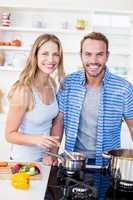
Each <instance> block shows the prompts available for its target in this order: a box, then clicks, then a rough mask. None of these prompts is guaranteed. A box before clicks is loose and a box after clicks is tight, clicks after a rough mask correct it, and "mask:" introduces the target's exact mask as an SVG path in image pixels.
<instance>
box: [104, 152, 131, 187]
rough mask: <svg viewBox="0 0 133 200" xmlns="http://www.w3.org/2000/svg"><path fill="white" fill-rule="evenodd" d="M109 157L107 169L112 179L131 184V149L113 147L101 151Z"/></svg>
mask: <svg viewBox="0 0 133 200" xmlns="http://www.w3.org/2000/svg"><path fill="white" fill-rule="evenodd" d="M103 157H104V158H110V160H109V170H110V173H111V175H112V177H113V178H114V179H119V181H120V182H128V183H129V182H131V183H132V184H133V149H114V150H111V151H108V152H104V153H103Z"/></svg>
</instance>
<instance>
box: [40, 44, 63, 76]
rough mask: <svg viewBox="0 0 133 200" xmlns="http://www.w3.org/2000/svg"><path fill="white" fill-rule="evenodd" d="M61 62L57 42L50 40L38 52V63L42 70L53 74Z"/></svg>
mask: <svg viewBox="0 0 133 200" xmlns="http://www.w3.org/2000/svg"><path fill="white" fill-rule="evenodd" d="M59 62H60V55H59V48H58V45H57V44H56V43H55V42H53V41H48V42H46V43H45V44H43V45H42V46H41V47H40V49H39V50H38V53H37V64H38V68H39V69H40V70H41V71H42V72H44V73H46V74H51V73H52V72H53V71H54V70H55V69H56V68H57V66H58V65H59Z"/></svg>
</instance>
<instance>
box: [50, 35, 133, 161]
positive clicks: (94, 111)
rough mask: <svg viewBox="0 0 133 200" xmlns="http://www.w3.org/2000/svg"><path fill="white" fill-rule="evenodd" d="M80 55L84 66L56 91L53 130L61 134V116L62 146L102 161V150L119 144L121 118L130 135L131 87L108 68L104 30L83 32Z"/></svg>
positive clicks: (132, 113)
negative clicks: (63, 143)
mask: <svg viewBox="0 0 133 200" xmlns="http://www.w3.org/2000/svg"><path fill="white" fill-rule="evenodd" d="M80 55H81V60H82V63H83V70H82V71H79V72H75V73H73V74H71V75H69V76H67V77H66V78H65V79H64V82H63V87H62V89H60V91H59V93H58V102H59V109H60V112H59V115H58V117H57V119H56V120H55V124H54V129H55V131H53V134H54V135H57V134H58V135H59V134H60V135H61V133H62V132H63V120H64V130H65V136H66V140H65V149H66V150H68V151H82V152H84V153H85V154H86V157H87V158H88V159H89V162H91V163H93V164H94V163H96V164H97V165H102V164H103V158H102V153H103V152H104V151H108V150H111V149H115V148H119V147H120V131H121V125H122V120H123V119H124V120H125V121H126V123H127V126H128V128H129V130H130V133H131V136H132V139H133V87H132V85H131V84H130V83H129V82H128V81H126V80H124V79H122V78H121V77H118V76H116V75H113V74H111V73H110V72H109V70H108V68H107V66H106V62H107V60H108V57H109V51H108V40H107V38H106V37H105V36H104V35H103V34H101V33H97V32H92V33H90V34H88V35H86V36H85V37H84V38H83V39H82V41H81V49H80ZM54 129H53V130H54Z"/></svg>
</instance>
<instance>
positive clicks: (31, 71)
mask: <svg viewBox="0 0 133 200" xmlns="http://www.w3.org/2000/svg"><path fill="white" fill-rule="evenodd" d="M48 41H52V42H54V43H56V44H57V45H58V48H59V57H60V61H59V65H58V67H57V70H56V73H55V74H56V76H57V81H58V82H60V81H61V80H62V79H63V77H64V67H63V49H62V45H61V42H60V40H59V38H58V37H57V36H55V35H53V34H43V35H40V36H39V37H38V38H37V39H36V40H35V42H34V44H33V46H32V48H31V51H30V54H29V56H28V58H27V62H26V66H25V68H24V70H23V71H22V72H21V74H20V77H19V80H17V81H16V82H15V84H14V85H13V86H12V88H11V91H10V92H9V95H8V97H9V98H11V97H12V95H13V94H14V92H15V91H16V89H17V88H22V87H24V88H27V89H29V90H31V89H32V86H33V81H34V79H35V75H36V73H37V70H38V65H37V53H38V50H39V49H40V47H41V46H42V45H43V44H45V43H46V42H48Z"/></svg>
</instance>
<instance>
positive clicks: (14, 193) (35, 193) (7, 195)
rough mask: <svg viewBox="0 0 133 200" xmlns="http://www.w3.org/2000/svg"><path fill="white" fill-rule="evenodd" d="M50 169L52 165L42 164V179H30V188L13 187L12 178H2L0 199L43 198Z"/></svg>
mask: <svg viewBox="0 0 133 200" xmlns="http://www.w3.org/2000/svg"><path fill="white" fill-rule="evenodd" d="M50 169H51V167H50V166H46V165H41V171H42V178H41V180H30V188H29V189H28V190H19V189H15V188H13V187H12V185H11V181H10V180H2V179H0V199H1V200H4V199H5V200H11V199H15V200H16V199H19V200H43V199H44V195H45V192H46V187H47V182H48V178H49V173H50Z"/></svg>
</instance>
